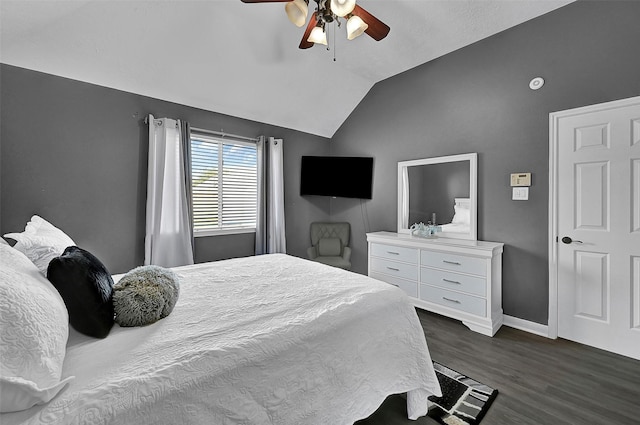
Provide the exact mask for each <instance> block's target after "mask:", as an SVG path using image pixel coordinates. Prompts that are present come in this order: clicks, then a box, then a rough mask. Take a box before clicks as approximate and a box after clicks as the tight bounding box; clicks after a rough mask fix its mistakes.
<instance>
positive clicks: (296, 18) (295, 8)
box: [284, 0, 309, 27]
mask: <svg viewBox="0 0 640 425" xmlns="http://www.w3.org/2000/svg"><path fill="white" fill-rule="evenodd" d="M284 10H285V12H287V18H289V20H290V21H291V23H293V24H294V25H295V26H297V27H301V26H303V25H304V23H305V22H306V21H307V14H308V13H309V7H308V6H307V2H306V1H305V0H293V1H290V2H289V3H287V4H285V5H284Z"/></svg>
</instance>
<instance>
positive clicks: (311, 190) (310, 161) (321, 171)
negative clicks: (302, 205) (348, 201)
mask: <svg viewBox="0 0 640 425" xmlns="http://www.w3.org/2000/svg"><path fill="white" fill-rule="evenodd" d="M300 168H301V170H300V195H302V196H305V195H319V196H334V197H342V198H361V199H371V192H372V183H373V158H370V157H354V156H303V157H302V165H301V167H300Z"/></svg>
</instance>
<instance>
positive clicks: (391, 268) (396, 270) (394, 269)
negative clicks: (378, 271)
mask: <svg viewBox="0 0 640 425" xmlns="http://www.w3.org/2000/svg"><path fill="white" fill-rule="evenodd" d="M387 268H388V269H389V270H393V271H394V272H399V271H400V269H396V268H394V267H389V266H387Z"/></svg>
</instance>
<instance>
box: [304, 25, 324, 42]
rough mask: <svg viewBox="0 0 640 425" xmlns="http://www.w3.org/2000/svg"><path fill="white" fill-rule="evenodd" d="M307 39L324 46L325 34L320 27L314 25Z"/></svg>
mask: <svg viewBox="0 0 640 425" xmlns="http://www.w3.org/2000/svg"><path fill="white" fill-rule="evenodd" d="M307 41H309V42H311V43H316V44H324V45H325V46H326V45H327V34H326V33H325V32H324V29H323V28H322V27H315V28H313V29H312V30H311V34H309V38H308V39H307Z"/></svg>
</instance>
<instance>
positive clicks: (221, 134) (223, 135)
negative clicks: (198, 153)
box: [191, 127, 258, 142]
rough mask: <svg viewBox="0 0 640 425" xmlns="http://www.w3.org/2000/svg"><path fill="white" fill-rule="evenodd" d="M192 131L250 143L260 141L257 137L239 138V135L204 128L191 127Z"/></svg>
mask: <svg viewBox="0 0 640 425" xmlns="http://www.w3.org/2000/svg"><path fill="white" fill-rule="evenodd" d="M191 130H193V131H196V132H198V133H205V134H211V135H213V136H218V137H222V138H223V139H224V138H227V137H228V138H231V139H236V140H247V141H249V142H257V141H258V138H257V137H245V136H238V135H237V134H229V133H225V132H224V131H212V130H206V129H204V128H197V127H191Z"/></svg>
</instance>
